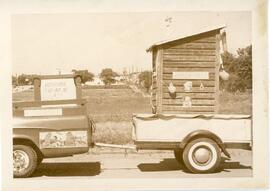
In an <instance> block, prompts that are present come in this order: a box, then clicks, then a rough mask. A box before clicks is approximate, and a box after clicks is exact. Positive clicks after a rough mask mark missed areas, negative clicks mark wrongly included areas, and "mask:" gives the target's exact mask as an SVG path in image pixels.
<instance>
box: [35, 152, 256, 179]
mask: <svg viewBox="0 0 270 191" xmlns="http://www.w3.org/2000/svg"><path fill="white" fill-rule="evenodd" d="M229 152H230V154H231V157H232V158H231V160H225V157H223V158H222V159H223V160H222V163H221V168H220V169H219V170H218V171H217V172H216V173H212V174H192V173H190V172H188V171H187V170H185V169H184V168H183V165H181V164H179V163H177V161H176V160H175V159H174V155H173V152H172V151H155V152H151V151H138V152H131V153H125V152H124V151H123V150H122V151H120V150H117V149H116V150H115V149H114V151H112V150H111V149H103V150H100V151H97V149H95V151H91V150H90V152H89V153H88V154H81V155H75V156H73V157H65V158H55V159H45V160H44V161H43V163H42V164H41V165H40V166H39V168H38V169H37V171H36V172H35V173H34V175H33V177H31V178H30V179H49V178H53V177H59V178H61V177H62V178H68V177H76V178H82V177H91V178H202V177H203V178H213V177H215V178H218V177H252V152H251V151H247V150H238V149H237V150H236V149H231V150H229Z"/></svg>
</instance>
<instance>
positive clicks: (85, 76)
mask: <svg viewBox="0 0 270 191" xmlns="http://www.w3.org/2000/svg"><path fill="white" fill-rule="evenodd" d="M71 72H72V73H73V74H74V75H79V76H81V79H82V83H83V84H84V83H86V82H88V81H93V80H94V77H95V75H94V74H93V73H92V72H89V71H88V70H75V69H73V70H72V71H71ZM36 76H38V75H36V74H20V75H18V76H15V75H12V84H13V85H15V86H16V85H30V84H33V80H34V78H35V77H36ZM99 76H100V78H101V79H102V81H103V82H104V84H105V85H109V84H112V83H115V81H116V80H115V77H117V76H119V74H118V73H117V72H115V71H113V70H112V69H111V68H105V69H103V70H102V71H101V73H100V75H99Z"/></svg>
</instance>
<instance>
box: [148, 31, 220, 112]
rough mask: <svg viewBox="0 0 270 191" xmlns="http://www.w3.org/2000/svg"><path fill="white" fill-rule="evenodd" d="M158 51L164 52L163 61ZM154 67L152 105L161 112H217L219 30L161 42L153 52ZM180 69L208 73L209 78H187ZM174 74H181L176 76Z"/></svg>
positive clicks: (187, 71)
mask: <svg viewBox="0 0 270 191" xmlns="http://www.w3.org/2000/svg"><path fill="white" fill-rule="evenodd" d="M157 52H159V53H160V54H162V55H160V57H159V58H160V59H161V60H160V59H157ZM154 55H155V56H154ZM153 66H155V68H153V72H154V75H153V84H152V88H153V93H152V104H153V106H154V107H156V111H157V113H214V112H216V111H217V102H218V100H217V99H218V89H219V87H218V84H219V82H218V79H219V77H218V71H219V30H216V31H212V32H208V33H203V34H201V35H196V36H192V37H189V38H185V39H180V40H177V41H174V42H170V43H166V44H164V45H161V46H160V47H158V48H157V49H156V50H154V51H153ZM179 72H184V73H188V74H190V73H192V75H193V74H194V72H199V73H204V74H205V73H207V74H208V78H205V77H201V76H199V77H198V79H195V78H189V79H183V78H181V74H179ZM174 74H176V75H177V74H179V75H180V77H174V78H173V76H174ZM187 82H188V83H190V82H191V83H192V89H191V90H187V89H185V88H184V84H185V83H187ZM170 83H172V84H173V85H174V86H175V87H176V97H172V95H171V94H170V93H169V90H168V86H169V84H170ZM187 97H188V98H187ZM187 103H189V104H188V106H187ZM190 103H191V105H190Z"/></svg>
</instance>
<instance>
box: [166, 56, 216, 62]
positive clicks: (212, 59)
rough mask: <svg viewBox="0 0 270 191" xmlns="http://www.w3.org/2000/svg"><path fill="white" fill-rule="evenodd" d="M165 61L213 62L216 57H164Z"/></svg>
mask: <svg viewBox="0 0 270 191" xmlns="http://www.w3.org/2000/svg"><path fill="white" fill-rule="evenodd" d="M163 60H164V62H166V61H199V62H215V61H216V56H181V55H164V57H163Z"/></svg>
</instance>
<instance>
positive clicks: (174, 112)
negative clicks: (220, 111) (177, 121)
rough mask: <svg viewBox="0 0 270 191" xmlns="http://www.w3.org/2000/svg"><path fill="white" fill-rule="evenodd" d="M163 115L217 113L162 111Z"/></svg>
mask: <svg viewBox="0 0 270 191" xmlns="http://www.w3.org/2000/svg"><path fill="white" fill-rule="evenodd" d="M162 113H163V114H178V113H184V114H212V113H215V111H166V110H163V111H162Z"/></svg>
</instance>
